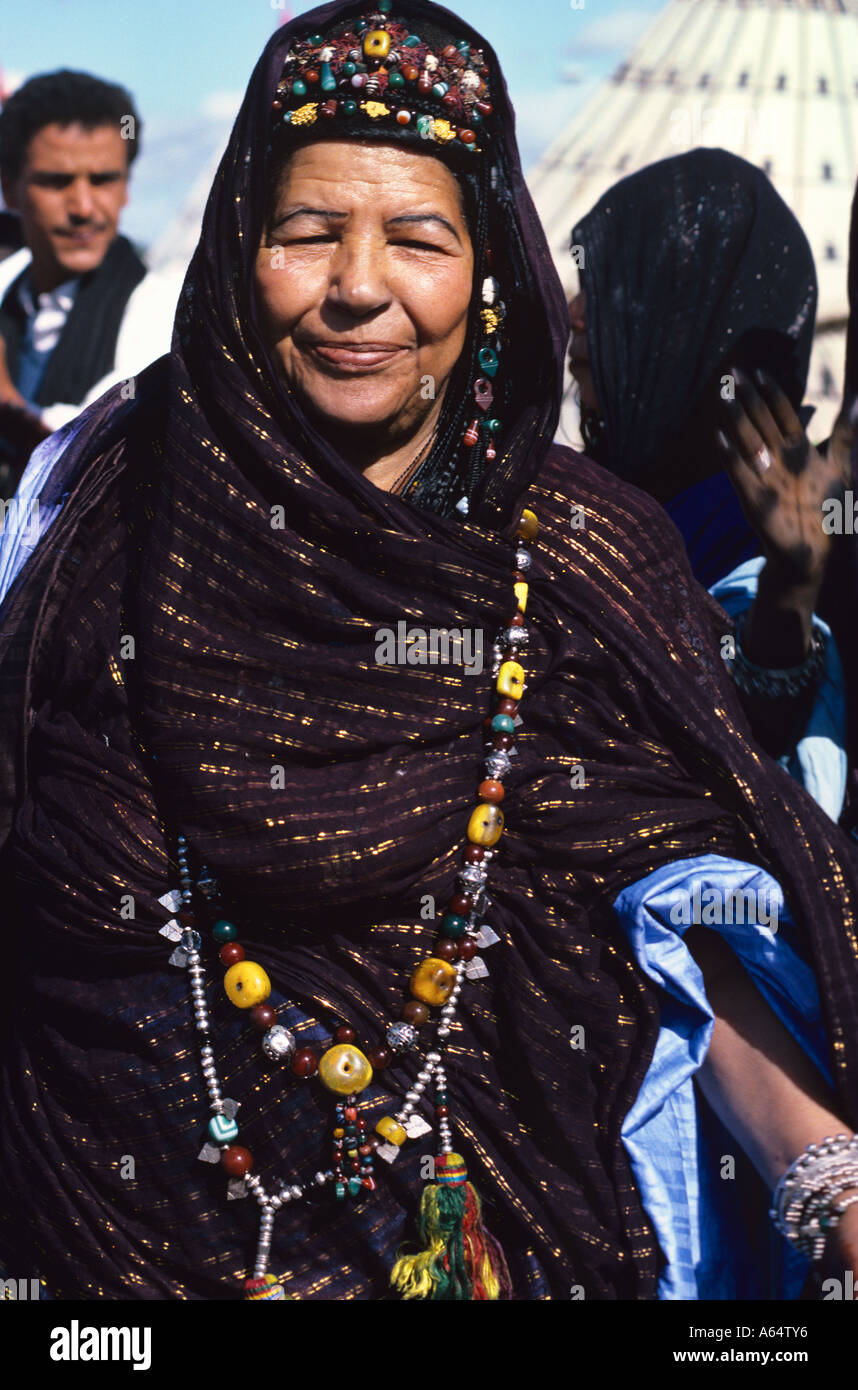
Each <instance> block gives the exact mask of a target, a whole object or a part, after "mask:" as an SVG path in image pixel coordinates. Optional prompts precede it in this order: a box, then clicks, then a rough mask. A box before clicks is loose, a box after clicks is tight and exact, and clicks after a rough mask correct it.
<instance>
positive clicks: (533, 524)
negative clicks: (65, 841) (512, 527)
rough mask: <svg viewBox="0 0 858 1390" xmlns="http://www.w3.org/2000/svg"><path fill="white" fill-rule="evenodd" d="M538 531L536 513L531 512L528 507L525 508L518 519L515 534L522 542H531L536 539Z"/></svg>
mask: <svg viewBox="0 0 858 1390" xmlns="http://www.w3.org/2000/svg"><path fill="white" fill-rule="evenodd" d="M538 530H539V522H538V521H537V519H536V512H532V511H531V510H530V508H529V507H525V509H524V511H523V512H522V514H521V517H520V519H519V523H518V529H517V530H516V533H515V534H516V535H517V536H520V537H521V539H522V540H523V541H532V540H535V539H536V533H537V531H538Z"/></svg>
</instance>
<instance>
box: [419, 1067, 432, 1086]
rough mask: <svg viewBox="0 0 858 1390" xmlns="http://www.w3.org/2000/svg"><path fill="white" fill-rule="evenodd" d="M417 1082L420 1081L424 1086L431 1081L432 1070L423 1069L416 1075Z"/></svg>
mask: <svg viewBox="0 0 858 1390" xmlns="http://www.w3.org/2000/svg"><path fill="white" fill-rule="evenodd" d="M417 1080H418V1081H422V1082H423V1085H424V1086H425V1085H426V1083H427V1082H428V1081H431V1080H432V1068H431V1067H423V1068H422V1070H420V1071H419V1072H418V1073H417Z"/></svg>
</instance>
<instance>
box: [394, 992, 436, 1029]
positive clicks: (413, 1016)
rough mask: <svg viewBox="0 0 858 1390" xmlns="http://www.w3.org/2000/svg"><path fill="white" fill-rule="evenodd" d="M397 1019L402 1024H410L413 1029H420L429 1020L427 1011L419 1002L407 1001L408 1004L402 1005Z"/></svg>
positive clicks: (414, 1000) (415, 1000)
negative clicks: (399, 1019) (400, 1020)
mask: <svg viewBox="0 0 858 1390" xmlns="http://www.w3.org/2000/svg"><path fill="white" fill-rule="evenodd" d="M399 1017H400V1018H401V1019H402V1021H403V1023H410V1024H411V1025H412V1026H413V1027H414V1028H422V1027H423V1024H424V1023H426V1022H427V1020H428V1018H429V1010H428V1009H427V1007H426V1005H425V1004H421V1003H420V1001H419V1000H417V999H409V1001H408V1003H407V1004H405V1005H403V1008H402V1012H401V1014H400V1015H399Z"/></svg>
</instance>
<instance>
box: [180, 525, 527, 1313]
mask: <svg viewBox="0 0 858 1390" xmlns="http://www.w3.org/2000/svg"><path fill="white" fill-rule="evenodd" d="M537 531H538V522H537V519H536V516H535V515H534V513H533V512H532V511H531V510H529V509H525V510H524V511H523V512H522V515H521V518H520V520H519V523H518V526H517V529H516V538H517V540H516V551H515V569H514V571H513V590H514V593H515V600H516V611H515V612H514V614H513V616H512V618H511V619H510V621H509V624H508V626H507V627H505V628H503V629H502V630H501V632H500V633H499V634H498V637H497V639H496V641H495V644H494V663H493V668H492V674H493V676H494V677H495V690H496V693H497V696H498V703H497V707H496V709H495V711H494V713H493V714H491V715H489V716H488V718H487V719H486V720H485V721H484V725H485V727H486V731H487V739H488V745H487V752H486V755H485V762H484V766H485V773H486V776H485V778H484V779H483V780H482V781H481V782H480V784H479V786H478V788H477V797H478V798H479V802H478V805H477V806H476V807H475V808H474V809H473V810H472V811H471V813H470V816H469V819H468V825H467V831H466V836H467V845H466V847H465V850H464V854H463V861H462V864H461V867H460V869H459V873H458V875H457V878H456V891H455V892H454V894H453V895H452V897H451V898H450V901H449V902H448V904H447V909H446V911H445V913H444V915H443V917H442V919H441V924H440V933H439V935H438V936H437V937H436V939H435V942H434V944H433V948H432V953H431V955H429V956H428V957H427V958H426V959H425V960H423V961H422V962H421V963H420V964H419V965H418V966H417V969H416V970H415V971H414V973H413V974H412V976H411V979H410V982H409V989H410V993H411V996H412V997H411V999H410V1000H409V1001H408V1003H406V1004H405V1005H404V1007H403V1008H402V1011H401V1014H400V1017H399V1019H398V1020H397V1021H395V1022H393V1023H391V1024H389V1025H388V1027H387V1029H386V1033H385V1040H384V1043H383V1044H382V1045H381V1046H379V1047H376V1048H375V1049H372V1050H368V1051H367V1052H366V1053H365V1052H363V1051H362V1050H361V1049H360V1048H359V1047H358V1046H357V1045H356V1035H355V1032H354V1030H353V1029H352V1028H351V1027H349V1026H348V1025H343V1026H341V1027H339V1028H337V1029H336V1030H335V1032H334V1034H333V1036H332V1038H331V1043H330V1045H329V1046H328V1047H327V1048H326V1049H325V1051H324V1052H323V1053H322V1055H321V1057H318V1056H317V1055H316V1052H315V1051H314V1050H313V1049H311V1048H307V1047H305V1048H298V1047H297V1046H296V1041H295V1037H294V1035H293V1034H292V1033H291V1032H290V1031H289V1029H287V1028H285V1027H283V1026H282V1025H281V1024H279V1023H278V1022H277V1014H276V1011H275V1010H274V1009H273V1008H272V1007H271V1006H270V1005H269V1004H267V1003H266V1000H267V999H268V997H269V995H270V992H271V982H270V980H269V978H268V975H267V974H266V972H265V970H264V969H263V968H262V966H261V965H258V964H257V963H256V962H255V961H249V960H246V959H245V954H244V949H243V947H242V946H241V945H240V943H239V942H238V939H237V938H238V929H237V927H236V926H235V925H234V923H232V922H231V921H229V920H228V919H227V918H226V917H223V916H221V904H220V903H219V901H218V890H217V885H216V883H215V881H214V879H213V878H212V877H211V875H210V874H209V873H208V872H207V871H206V869H205V867H203V868H202V869H201V872H200V874H199V876H198V878H197V881H196V885H195V884H194V880H193V876H192V874H191V870H190V867H189V862H188V846H187V844H186V842H185V839H184V836H181V835H180V836H179V837H178V847H177V861H178V869H179V880H180V887H179V888H178V889H173V890H171V891H170V892H169V893H167V894H165V895H164V896H163V897H162V898H161V899H160V902H161V903H162V905H163V906H164V907H166V908H167V909H168V911H170V912H175V913H177V916H176V917H174V918H172V919H171V920H170V921H169V922H167V923H166V925H165V926H163V927H162V928H161V935H162V936H165V937H166V938H167V939H168V940H169V941H171V942H172V943H173V944H174V945H175V950H174V951H173V954H172V955H171V957H170V963H171V964H172V965H175V966H179V967H181V968H187V971H188V983H189V991H190V1002H191V1006H192V1010H193V1015H194V1021H195V1027H196V1031H197V1032H198V1034H199V1035H200V1057H201V1066H202V1074H203V1080H204V1082H205V1086H206V1090H207V1092H208V1101H209V1107H210V1109H211V1112H212V1115H211V1119H210V1120H209V1122H208V1128H207V1137H206V1142H205V1143H204V1145H203V1148H202V1151H201V1152H200V1155H199V1157H200V1159H202V1160H203V1161H204V1162H209V1163H219V1164H220V1165H221V1167H222V1168H223V1169H224V1172H225V1174H226V1175H227V1179H228V1196H229V1197H230V1198H238V1197H245V1196H247V1195H248V1194H251V1195H252V1196H253V1197H254V1198H255V1199H256V1201H257V1203H258V1206H259V1209H260V1223H259V1237H258V1241H257V1247H256V1259H255V1262H254V1268H253V1274H252V1276H251V1277H250V1278H248V1279H246V1280H245V1282H244V1297H245V1298H246V1299H249V1300H252V1301H258V1300H271V1299H274V1300H279V1299H286V1298H288V1297H291V1296H290V1295H287V1294H286V1292H285V1290H284V1288H283V1285H282V1284H281V1283H280V1281H279V1280H278V1278H277V1276H276V1275H274V1274H272V1273H270V1272H269V1270H268V1263H269V1257H270V1250H271V1237H272V1232H273V1228H274V1221H275V1217H276V1214H277V1212H278V1210H280V1208H281V1207H283V1206H286V1205H287V1204H289V1203H291V1202H296V1201H300V1200H302V1199H304V1198H306V1197H308V1196H309V1195H310V1194H311V1193H312V1192H314V1191H318V1190H319V1189H322V1188H325V1187H331V1186H332V1187H333V1190H334V1195H335V1198H336V1199H337V1201H345V1200H347V1199H351V1200H356V1199H358V1198H361V1197H363V1196H364V1195H366V1194H367V1193H371V1192H372V1191H374V1190H375V1187H376V1178H375V1171H374V1160H375V1159H376V1158H380V1159H382V1160H383V1161H385V1162H387V1163H393V1162H394V1161H395V1160H396V1158H397V1157H398V1155H399V1151H400V1149H401V1147H402V1145H403V1144H405V1143H406V1141H407V1140H409V1139H416V1138H419V1137H421V1136H422V1135H425V1134H427V1133H429V1132H430V1129H431V1126H430V1125H428V1124H427V1123H426V1121H425V1120H424V1119H423V1117H422V1116H421V1115H419V1114H417V1113H416V1108H417V1105H418V1103H419V1101H420V1099H421V1097H422V1095H423V1092H424V1091H425V1090H426V1088H427V1087H428V1086H429V1084H430V1082H431V1083H432V1085H433V1088H434V1101H435V1122H436V1129H437V1145H436V1155H435V1159H434V1172H435V1182H434V1184H433V1183H427V1184H426V1186H425V1188H424V1192H423V1197H422V1200H421V1212H420V1234H421V1236H422V1237H423V1239H424V1240H425V1243H426V1249H425V1250H423V1251H421V1252H419V1253H417V1254H415V1255H404V1256H400V1258H399V1259H398V1260H397V1261H396V1263H395V1264H394V1267H393V1270H392V1274H391V1279H392V1283H393V1285H394V1287H395V1288H397V1289H398V1291H399V1292H400V1294H401V1295H402V1296H403V1297H404V1298H429V1299H432V1298H443V1299H477V1300H480V1299H496V1298H499V1297H501V1296H505V1295H508V1294H509V1292H510V1279H509V1272H508V1270H507V1266H506V1260H505V1258H504V1255H503V1251H502V1250H501V1248H500V1246H499V1245H498V1243H497V1242H496V1241H495V1240H494V1239H493V1237H492V1236H491V1235H490V1234H489V1233H488V1231H486V1230H485V1228H484V1227H483V1225H482V1222H481V1209H480V1200H479V1197H478V1196H477V1194H476V1191H475V1190H474V1188H473V1187H472V1185H471V1184H470V1183H469V1182H468V1175H467V1170H466V1167H465V1163H464V1160H463V1158H462V1156H461V1155H460V1154H458V1153H456V1152H455V1151H454V1149H453V1130H452V1125H451V1122H450V1110H449V1096H448V1092H447V1079H446V1070H445V1066H444V1048H445V1046H446V1044H447V1039H448V1037H449V1035H450V1030H451V1027H452V1022H453V1018H454V1016H455V1013H456V1007H457V1004H458V1001H459V996H460V995H461V992H462V988H463V984H464V981H465V979H472V980H473V979H480V978H482V977H484V976H486V975H488V970H487V968H486V966H485V964H484V962H483V961H482V959H481V957H480V956H479V954H478V952H479V951H481V950H485V949H487V948H488V947H489V946H491V945H493V944H494V943H495V942H496V941H497V940H498V939H499V938H498V937H497V935H496V934H495V933H494V932H493V931H492V929H491V927H490V926H489V925H488V924H487V923H485V922H483V920H482V918H483V915H484V912H485V910H486V908H487V906H488V901H489V900H488V897H487V893H486V884H487V879H488V866H489V862H490V860H491V858H492V856H493V853H494V846H495V845H496V844H497V842H498V841H499V840H500V838H501V835H502V833H503V829H504V816H503V812H502V810H501V802H502V801H503V798H504V787H503V778H504V776H505V775H506V773H507V772H508V771H509V768H510V766H511V756H512V755H513V754H514V752H515V748H514V729H515V725H516V723H517V722H518V723H520V722H521V721H520V718H519V717H518V708H519V701H520V698H521V696H522V694H523V692H524V689H525V684H524V674H525V673H524V670H523V668H522V666H521V664H520V662H519V660H518V658H519V655H520V653H521V648H523V647H524V646H525V645H526V643H527V637H528V634H527V630H526V628H525V626H524V614H525V610H526V607H527V595H528V582H527V572H528V570H529V569H530V567H531V564H532V557H531V554H530V551H529V550H528V549H527V542H531V541H533V540H535V538H536V535H537ZM195 886H196V890H197V895H198V896H197V899H196V903H197V905H196V906H195V895H194V889H195ZM199 905H204V909H203V910H204V913H205V915H206V916H207V917H208V918H209V920H210V922H211V936H212V939H213V941H214V943H215V945H216V947H217V948H218V952H219V958H220V961H221V963H222V964H223V965H224V966H225V967H226V974H225V976H224V988H225V990H226V993H227V996H228V998H229V999H230V1001H231V1002H232V1003H233V1004H234V1005H236V1007H238V1008H239V1009H242V1010H247V1011H248V1013H249V1018H250V1022H251V1024H252V1025H253V1027H254V1028H255V1029H257V1030H259V1031H260V1032H261V1033H262V1050H263V1053H264V1055H265V1056H266V1058H268V1060H269V1061H272V1062H278V1063H280V1064H282V1065H288V1066H289V1067H290V1069H291V1071H292V1073H293V1074H294V1075H295V1076H297V1077H299V1078H303V1079H305V1080H308V1079H309V1078H310V1077H312V1076H315V1075H317V1074H318V1077H319V1080H320V1081H321V1083H322V1085H323V1086H324V1087H325V1088H326V1090H328V1091H329V1092H331V1093H332V1094H333V1095H334V1096H336V1097H337V1100H336V1103H335V1108H334V1127H333V1136H332V1148H331V1164H330V1167H328V1168H320V1169H319V1170H318V1171H317V1172H316V1173H315V1175H314V1176H313V1177H312V1178H310V1179H306V1180H304V1181H303V1182H302V1181H292V1182H290V1181H288V1180H283V1181H281V1182H280V1183H278V1184H274V1186H273V1188H272V1189H271V1190H269V1189H268V1188H267V1187H266V1186H265V1185H264V1184H263V1182H262V1180H261V1178H260V1177H259V1175H258V1174H257V1173H256V1172H255V1171H254V1158H253V1155H252V1154H251V1153H250V1152H249V1150H248V1149H246V1148H244V1147H243V1146H242V1145H240V1144H238V1143H236V1140H237V1139H238V1137H239V1127H238V1122H237V1120H236V1114H237V1111H238V1108H239V1106H238V1104H237V1103H236V1102H235V1101H234V1100H232V1099H228V1098H226V1097H225V1096H224V1095H223V1092H222V1090H221V1085H220V1081H219V1080H218V1074H217V1064H216V1061H215V1055H214V1049H213V1047H212V1045H211V1043H210V1042H209V1041H208V1038H209V1035H210V1033H211V1024H210V1020H209V1011H208V1004H207V1002H206V993H205V983H206V969H205V966H204V964H203V960H202V955H201V948H202V936H201V934H200V932H199V931H197V929H196V928H197V926H198V925H200V924H201V918H200V913H199ZM432 1009H438V1010H439V1013H438V1015H437V1017H436V1018H430V1011H431V1010H432ZM427 1024H428V1025H429V1026H430V1027H431V1028H432V1029H433V1037H432V1041H431V1044H430V1045H429V1046H428V1047H427V1048H426V1050H425V1051H422V1049H421V1046H420V1036H419V1035H420V1030H421V1029H422V1028H423V1027H424V1026H425V1025H427ZM411 1052H414V1053H417V1054H418V1055H419V1056H420V1058H421V1061H422V1066H421V1068H420V1070H419V1071H418V1074H417V1077H416V1080H415V1081H414V1084H413V1085H412V1086H411V1087H410V1088H409V1089H408V1091H407V1092H406V1094H405V1097H404V1100H403V1101H402V1103H401V1104H400V1106H399V1108H398V1109H396V1110H395V1111H394V1113H392V1114H389V1115H384V1116H382V1118H381V1119H380V1120H378V1121H377V1122H376V1124H375V1127H374V1133H370V1132H369V1127H368V1124H367V1121H366V1119H365V1118H364V1117H363V1116H362V1115H361V1114H360V1100H359V1097H360V1095H361V1093H362V1092H363V1091H365V1090H366V1088H367V1087H368V1086H369V1085H370V1083H371V1081H372V1079H373V1075H374V1073H375V1072H380V1071H384V1070H385V1069H386V1068H387V1067H388V1066H391V1065H393V1064H395V1061H396V1058H397V1057H402V1056H404V1055H405V1054H407V1053H411Z"/></svg>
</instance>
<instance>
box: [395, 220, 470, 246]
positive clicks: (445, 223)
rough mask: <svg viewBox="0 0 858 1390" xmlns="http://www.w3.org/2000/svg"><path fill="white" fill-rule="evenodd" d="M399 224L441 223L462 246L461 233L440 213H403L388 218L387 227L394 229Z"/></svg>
mask: <svg viewBox="0 0 858 1390" xmlns="http://www.w3.org/2000/svg"><path fill="white" fill-rule="evenodd" d="M397 222H439V223H440V224H441V226H442V227H446V229H447V231H448V232H450V233H451V234H452V235H453V236H454V237H455V238H456V240H457V241H458V242H459V245H460V246H461V244H462V242H461V239H460V237H459V233H458V232H457V231H456V228H455V227H454V226H453V224H452V222H448V221H447V219H446V217H442V216H441V214H440V213H439V212H403V213H400V215H399V216H398V217H388V219H387V222H386V223H385V225H386V226H388V227H392V226H395V224H396V223H397Z"/></svg>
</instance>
